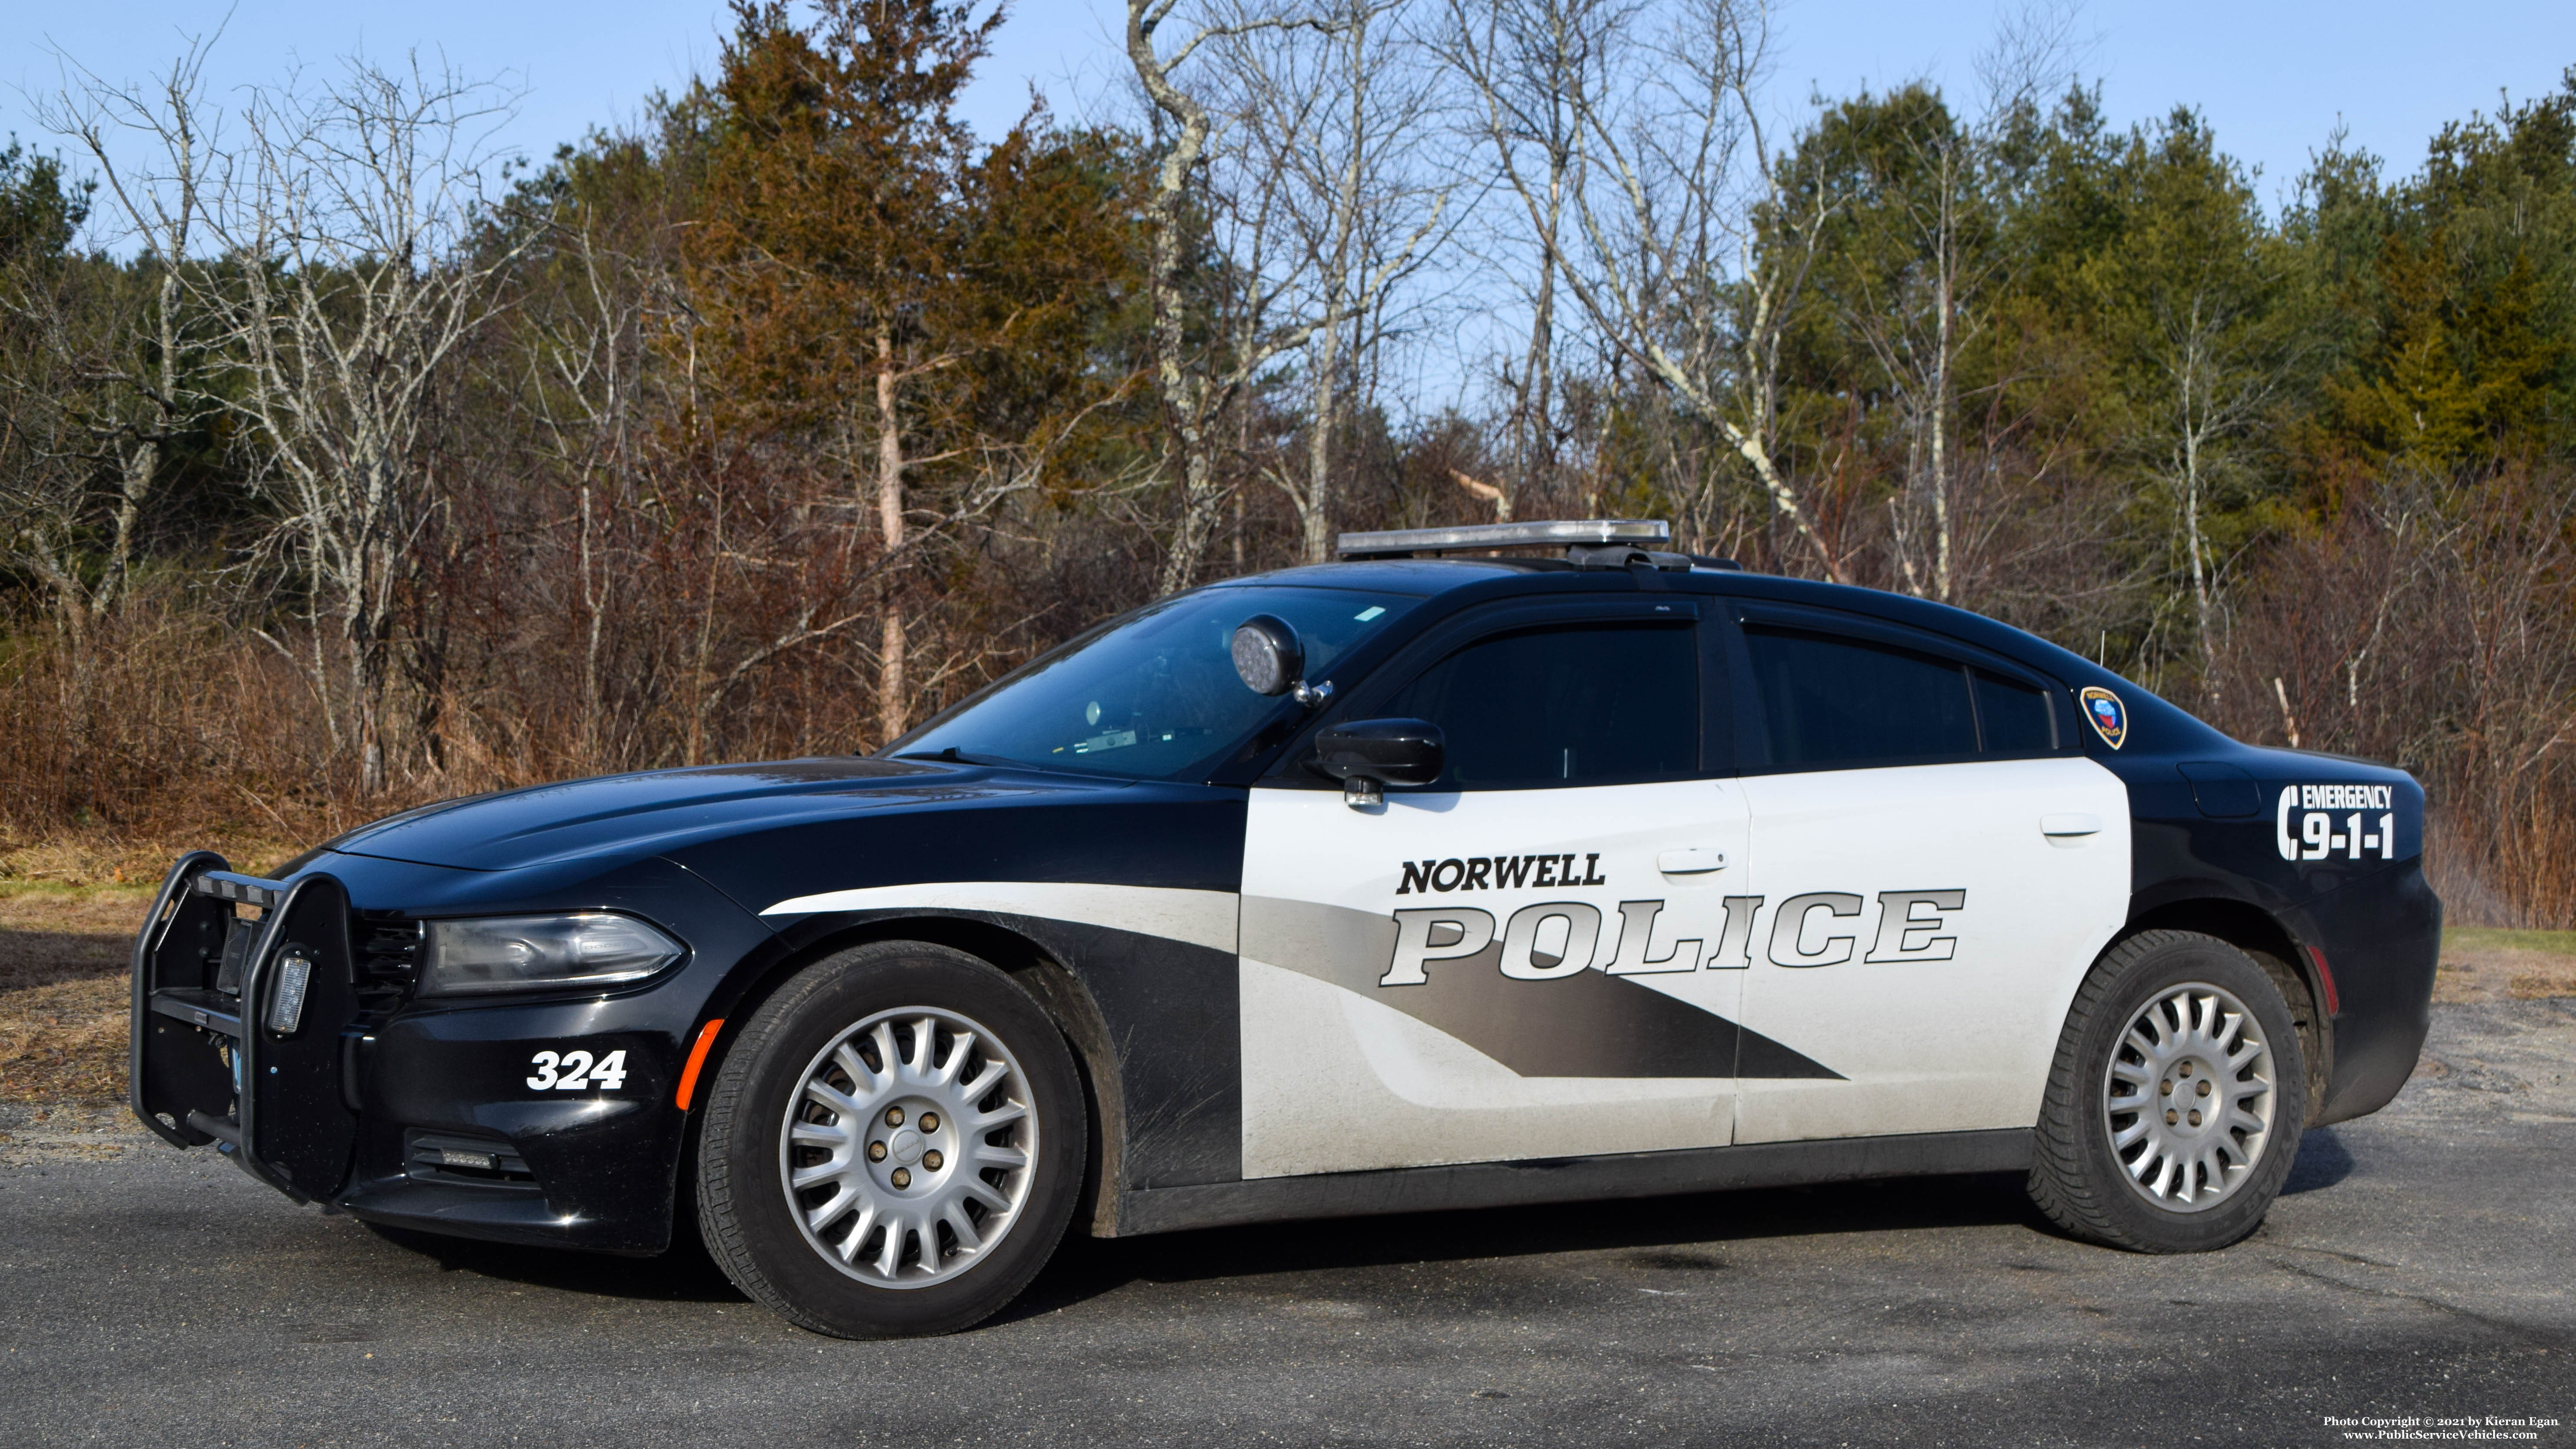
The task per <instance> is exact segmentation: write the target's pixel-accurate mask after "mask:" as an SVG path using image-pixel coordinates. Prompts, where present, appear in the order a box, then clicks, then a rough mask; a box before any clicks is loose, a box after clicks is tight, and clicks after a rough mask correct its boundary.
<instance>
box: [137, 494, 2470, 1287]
mask: <svg viewBox="0 0 2576 1449" xmlns="http://www.w3.org/2000/svg"><path fill="white" fill-rule="evenodd" d="M1667 536H1668V535H1667V532H1666V530H1665V527H1664V525H1662V524H1660V523H1650V522H1645V523H1641V522H1585V523H1572V522H1559V523H1531V524H1499V525H1493V526H1486V527H1471V528H1454V529H1429V530H1416V531H1407V532H1398V533H1376V534H1350V535H1345V536H1344V537H1343V538H1342V540H1341V554H1342V557H1343V561H1342V562H1338V563H1334V564H1329V565H1322V566H1317V567H1309V568H1294V569H1287V570H1282V571H1280V572H1276V573H1269V574H1263V575H1259V576H1256V577H1251V578H1244V579H1237V580H1234V581H1231V582H1227V583H1222V584H1217V585H1214V586H1211V587H1208V588H1203V589H1198V590H1196V591H1193V592H1190V593H1186V594H1181V595H1178V596H1175V597H1172V598H1168V599H1164V600H1162V601H1160V602H1157V603H1154V604H1150V605H1148V606H1146V607H1144V608H1142V609H1139V610H1136V611H1135V612H1133V613H1131V614H1128V615H1126V616H1124V617H1123V618H1119V619H1116V620H1113V621H1111V622H1110V623H1107V624H1104V625H1102V626H1100V627H1099V628H1096V629H1094V630H1092V631H1091V632H1089V633H1087V634H1085V635H1083V636H1082V637H1080V638H1078V639H1076V640H1074V641H1073V642H1072V643H1070V644H1067V645H1066V646H1064V647H1063V648H1061V649H1059V650H1057V651H1055V652H1054V653H1052V654H1050V655H1048V656H1046V657H1045V658H1042V659H1040V660H1038V661H1037V662H1035V663H1033V664H1031V665H1029V666H1028V667H1026V668H1024V669H1021V670H1020V671H1018V672H1017V673H1015V674H1013V675H1011V676H1010V677H1009V678H1007V679H1004V680H1002V681H1001V682H1000V683H998V684H996V685H994V686H993V687H991V688H990V689H987V690H985V691H984V692H982V693H981V694H978V695H976V696H975V697H974V698H972V699H970V700H968V701H966V702H965V703H963V704H961V705H959V706H957V707H956V708H954V709H951V710H949V711H948V712H947V713H945V714H942V715H940V716H939V717H937V718H935V719H933V720H931V721H930V722H929V723H927V724H926V725H924V726H922V727H921V728H920V729H918V730H916V731H914V732H913V733H912V734H910V735H908V736H906V737H904V738H903V739H901V740H898V741H896V742H895V743H894V744H892V745H890V746H888V747H887V748H886V749H884V750H883V751H881V752H880V753H878V754H877V755H875V756H872V757H867V758H833V759H803V760H789V761H784V762H778V763H770V764H751V765H726V766H718V767H711V768H700V769H679V770H663V771H656V772H652V773H646V774H634V775H621V776H612V777H609V778H604V779H596V780H583V781H576V782H573V783H570V784H561V785H551V786H546V787H543V788H538V789H530V790H520V791H513V792H509V793H504V794H498V795H489V796H483V797H479V798H474V799H467V800H457V801H451V802H448V803H446V804H441V805H434V806H430V807H428V808H425V809H420V810H414V811H411V812H409V813H407V814H402V815H397V816H394V817H392V818H390V819H387V820H383V821H379V822H377V823H376V824H373V825H369V826H366V827H364V828H361V829H358V830H355V831H352V832H350V833H349V834H347V835H344V836H342V837H340V838H339V839H337V840H334V841H332V842H330V843H329V844H327V845H324V846H322V847H320V848H318V849H316V850H314V851H312V852H310V853H309V854H306V855H304V856H301V857H299V858H297V859H296V860H294V861H292V862H290V863H289V864H288V865H287V866H286V867H284V868H283V869H282V870H281V871H280V872H279V873H278V877H277V878H276V879H273V880H269V879H257V878H252V877H249V876H244V875H240V874H236V873H234V872H232V871H231V870H230V869H229V868H228V866H227V864H226V862H225V861H223V860H222V859H220V858H218V857H216V856H213V855H210V854H205V853H198V854H192V855H189V856H187V857H185V858H183V859H181V860H180V861H179V862H178V863H177V865H176V866H174V867H173V868H172V870H171V872H170V876H169V879H168V881H167V883H166V884H165V885H164V886H163V888H162V892H161V896H160V899H159V902H158V903H157V904H156V906H155V907H154V909H153V912H152V915H151V917H150V920H149V924H148V925H147V926H146V927H145V928H144V930H143V933H142V935H141V936H140V937H139V939H138V940H137V943H136V946H135V973H134V981H135V985H134V1005H133V1060H132V1079H133V1103H134V1108H135V1110H136V1112H137V1113H138V1114H139V1115H141V1117H142V1118H143V1120H144V1121H145V1122H146V1123H148V1124H149V1125H150V1126H151V1127H152V1128H153V1129H154V1130H155V1131H157V1132H158V1133H160V1134H161V1135H162V1136H163V1137H165V1138H167V1139H168V1140H169V1141H170V1142H172V1143H173V1144H175V1145H178V1146H182V1147H185V1146H190V1145H199V1144H205V1143H209V1142H213V1143H217V1144H219V1150H221V1151H224V1152H227V1153H229V1154H231V1155H232V1157H233V1158H234V1160H236V1161H237V1162H238V1163H240V1165H241V1166H242V1167H244V1168H245V1169H247V1170H248V1171H250V1172H251V1173H252V1174H253V1175H255V1176H257V1177H258V1178H259V1179H261V1180H262V1181H264V1182H267V1183H269V1184H271V1185H272V1186H275V1187H277V1188H279V1189H280V1190H282V1191H284V1192H286V1193H287V1194H288V1195H289V1196H291V1197H294V1198H296V1199H297V1200H299V1201H303V1200H318V1201H323V1202H328V1203H331V1204H334V1205H336V1206H338V1207H339V1208H341V1209H343V1210H345V1211H347V1212H349V1213H352V1214H354V1215H356V1216H358V1217H359V1218H362V1219H365V1220H367V1221H370V1222H374V1223H379V1224H387V1225H396V1226H401V1227H408V1228H414V1229H426V1230H430V1231H434V1232H440V1233H454V1234H464V1235H468V1236H473V1237H480V1238H490V1239H499V1240H503V1241H509V1242H518V1243H534V1244H551V1245H560V1246H563V1247H570V1248H588V1249H598V1250H607V1251H612V1252H623V1253H653V1252H657V1251H660V1250H662V1249H664V1248H666V1247H667V1246H669V1244H670V1242H671V1239H672V1234H673V1232H674V1224H675V1223H680V1224H686V1223H688V1222H690V1221H691V1220H692V1218H693V1219H694V1221H695V1223H696V1225H697V1231H699V1232H700V1233H702V1234H703V1236H704V1238H705V1241H706V1244H707V1246H708V1248H709V1250H710V1251H711V1252H712V1253H713V1254H714V1256H715V1258H716V1260H717V1261H718V1262H719V1263H721V1264H722V1265H723V1267H724V1269H725V1271H726V1272H727V1273H728V1274H730V1275H731V1276H732V1278H733V1280H734V1281H735V1282H736V1283H738V1284H739V1285H741V1287H742V1288H743V1290H744V1291H746V1292H747V1293H749V1294H751V1295H752V1296H753V1297H754V1298H757V1299H758V1300H760V1301H761V1302H762V1303H765V1304H767V1305H769V1306H770V1307H771V1308H773V1309H775V1310H777V1311H778V1312H779V1313H780V1314H782V1315H784V1316H785V1317H787V1318H788V1319H790V1320H792V1321H794V1322H796V1323H798V1324H802V1325H804V1326H805V1327H808V1328H811V1329H816V1330H819V1331H821V1332H825V1333H832V1334H844V1335H880V1334H904V1333H929V1332H939V1331H943V1330H950V1329H957V1328H962V1327H965V1326H967V1325H969V1324H972V1323H974V1322H976V1321H977V1320H979V1319H981V1318H983V1317H985V1316H986V1315H987V1314H990V1313H992V1312H993V1311H994V1310H996V1309H998V1308H1000V1307H1001V1306H1002V1305H1003V1304H1005V1303H1007V1302H1008V1301H1009V1300H1010V1299H1011V1298H1012V1297H1013V1295H1015V1294H1017V1293H1018V1292H1019V1291H1020V1290H1021V1288H1022V1287H1023V1286H1024V1285H1026V1284H1027V1283H1028V1281H1029V1279H1030V1278H1031V1276H1032V1275H1034V1274H1035V1273H1036V1272H1037V1271H1038V1269H1039V1267H1040V1266H1041V1265H1042V1264H1043V1263H1044V1262H1045V1261H1046V1259H1047V1257H1048V1255H1049V1254H1050V1253H1052V1252H1053V1251H1054V1249H1055V1246H1056V1243H1057V1241H1058V1240H1059V1239H1060V1238H1061V1237H1062V1235H1063V1234H1064V1232H1065V1230H1066V1228H1067V1225H1068V1224H1069V1223H1074V1222H1079V1223H1080V1224H1081V1226H1082V1227H1083V1228H1085V1229H1087V1230H1088V1231H1090V1232H1092V1233H1095V1234H1104V1235H1112V1234H1114V1235H1127V1234H1141V1233H1156V1232H1168V1231H1172V1230H1174V1229H1182V1228H1195V1227H1205V1226H1210V1225H1215V1224H1227V1223H1250V1222H1261V1221H1269V1220H1276V1219H1288V1218H1320V1217H1331V1216H1342V1215H1356V1214H1367V1213H1388V1212H1402V1211H1409V1210H1419V1209H1431V1208H1458V1207H1471V1206H1480V1205H1487V1204H1501V1203H1532V1202H1561V1201H1571V1200H1578V1199H1595V1198H1611V1197H1621V1196H1633V1195H1642V1194H1653V1193H1678V1192H1695V1191H1701V1190H1705V1189H1712V1188H1729V1187H1745V1186H1755V1185H1769V1184H1782V1183H1800V1182H1818V1181H1825V1180H1832V1179H1848V1178H1861V1177H1877V1176H1895V1175H1902V1174H1920V1173H1948V1172H1971V1171H1976V1172H1987V1171H2005V1170H2009V1171H2027V1173H2028V1174H2029V1184H2030V1192H2031V1195H2032V1196H2033V1198H2035V1199H2036V1200H2037V1202H2038V1204H2039V1206H2040V1207H2041V1208H2042V1209H2044V1210H2045V1211H2046V1213H2047V1214H2048V1216H2049V1217H2050V1218H2052V1219H2053V1220H2055V1221H2056V1222H2057V1223H2059V1224H2060V1225H2062V1226H2063V1227H2064V1228H2066V1229H2067V1230H2068V1231H2070V1232H2072V1233H2075V1234H2078V1235H2080V1236H2082V1237H2085V1238H2089V1239H2092V1240H2094V1241H2097V1242H2101V1243H2107V1244H2113V1245H2117V1246H2120V1247H2124V1248H2132V1249H2139V1250H2145V1251H2150V1252H2186V1251H2200V1250H2207V1249H2215V1248H2222V1247H2225V1246H2227V1245H2228V1244H2230V1243H2233V1242H2235V1241H2237V1240H2238V1239H2240V1238H2243V1237H2244V1236H2246V1234H2248V1233H2250V1232H2251V1231H2253V1229H2254V1228H2255V1226H2256V1225H2257V1224H2258V1223H2260V1221H2261V1220H2262V1218H2263V1215H2264V1212H2265V1211H2266V1210H2267V1209H2268V1208H2269V1207H2270V1205H2271V1202H2272V1199H2273V1197H2274V1195H2275V1193H2276V1192H2277V1191H2278V1190H2279V1188H2280V1186H2281V1183H2282V1179H2283V1177H2284V1176H2285V1175H2286V1174H2287V1173H2288V1171H2289V1169H2290V1163H2291V1159H2292V1157H2293V1155H2294V1154H2295V1153H2296V1152H2297V1150H2298V1144H2299V1135H2300V1130H2301V1129H2302V1127H2305V1126H2311V1125H2315V1124H2319V1123H2325V1122H2334V1121H2340V1120H2343V1119H2345V1118H2349V1117H2354V1116H2358V1115H2360V1114H2363V1113H2366V1112H2370V1111H2373V1110H2375V1109H2377V1108H2378V1107H2379V1106H2381V1105H2382V1104H2383V1103H2385V1102H2387V1101H2388V1100H2389V1098H2390V1097H2391V1096H2393V1095H2394V1094H2395V1093H2396V1091H2397V1089H2398V1087H2399V1086H2400V1084H2402V1083H2403V1082H2404V1081H2405V1080H2406V1078H2407V1075H2408V1073H2409V1072H2410V1071H2411V1070H2412V1068H2413V1067H2414V1064H2415V1059H2416V1054H2417V1052H2418V1050H2419V1048H2420V1047H2421V1045H2422V1043H2423V1039H2424V1033H2425V1028H2426V1022H2427V1009H2428V1008H2427V1003H2428V1001H2429V999H2430V995H2431V988H2432V978H2433V966H2434V959H2435V955H2436V947H2437V941H2438V936H2439V925H2440V918H2441V907H2440V903H2439V902H2438V901H2436V900H2435V898H2434V896H2433V894H2432V892H2431V891H2430V890H2429V889H2428V888H2427V887H2426V885H2425V881H2424V876H2423V872H2422V869H2421V856H2422V843H2423V819H2424V797H2423V792H2422V791H2421V790H2420V789H2419V788H2418V787H2417V785H2416V783H2415V782H2414V781H2413V780H2412V779H2411V778H2409V777H2408V776H2407V775H2406V774H2404V773H2403V772H2401V771H2397V770H2392V769H2386V768H2382V767H2380V766H2377V765H2372V764H2369V763H2366V762H2362V761H2358V760H2349V759H2342V758H2338V757H2333V756H2326V755H2317V754H2305V753H2298V752H2293V751H2283V750H2268V749H2253V748H2249V747H2246V746H2244V745H2240V744H2238V743H2236V742H2234V741H2232V740H2229V739H2228V738H2226V737H2225V736H2223V735H2221V734H2219V733H2218V732H2217V731H2215V730H2212V729H2210V728H2209V727H2207V726H2206V725H2203V724H2201V723H2200V722H2198V721H2197V720H2194V719H2193V718H2191V717H2190V716H2189V715H2187V714H2185V713H2184V712H2182V711H2181V710H2178V709H2175V708H2174V707H2172V706H2170V705H2168V704H2166V703H2164V702H2163V701H2161V700H2158V699H2156V698H2155V697H2153V696H2152V695H2149V694H2148V693H2146V692H2145V691H2144V690H2141V689H2138V688H2137V687H2135V686H2133V685H2131V684H2129V683H2127V682H2126V681H2124V680H2122V679H2120V678H2118V677H2117V676H2115V675H2112V674H2109V673H2107V672H2105V671H2104V670H2102V669H2100V668H2098V667H2096V666H2095V665H2093V664H2091V663H2089V662H2087V661H2085V660H2084V659H2081V658H2079V657H2077V656H2075V655H2073V654H2071V653H2068V652H2066V651H2064V650H2062V649H2058V648H2056V647H2054V646H2052V645H2050V644H2047V643H2044V642H2042V641H2041V640H2039V639H2036V638H2033V637H2032V636H2030V635H2028V634H2025V633H2022V632H2020V631H2018V630H2015V629H2011V628H2008V627H2005V626H2003V625H2001V624H1997V623H1994V622H1992V621H1990V620H1987V619H1984V618H1981V617H1978V616H1976V615H1974V614H1969V613H1965V612H1962V611H1960V610H1957V609H1952V608H1946V607H1943V606H1940V605H1936V604H1930V603H1925V602H1922V601H1919V600H1915V599H1908V598H1901V597H1897V596H1894V595H1890V594H1883V593H1877V592H1873V591H1869V590H1865V589H1857V588H1847V587H1837V586H1831V585H1824V584H1816V583H1808V582H1802V581H1797V580H1791V579H1783V578H1771V577H1765V576H1761V575H1757V574H1752V573H1747V572H1744V571H1742V570H1739V569H1736V568H1735V567H1733V566H1732V565H1730V564H1726V563H1724V562H1723V561H1719V560H1709V559H1692V558H1688V557H1684V556H1680V555H1676V554H1672V553H1668V552H1664V551H1663V550H1662V545H1663V544H1664V542H1665V540H1666V538H1667ZM1471 551H1477V552H1482V553H1484V554H1487V555H1508V554H1511V553H1513V552H1515V551H1517V552H1520V553H1525V554H1528V555H1530V556H1528V557H1510V556H1485V557H1473V558H1466V557H1442V556H1441V555H1443V554H1457V553H1464V552H1471ZM684 1203H685V1204H688V1205H689V1206H690V1207H691V1208H692V1209H693V1213H691V1214H683V1213H681V1212H680V1211H679V1209H680V1207H681V1205H682V1204H684ZM1712 1210H1713V1211H1716V1210H1718V1209H1714V1208H1713V1209H1712Z"/></svg>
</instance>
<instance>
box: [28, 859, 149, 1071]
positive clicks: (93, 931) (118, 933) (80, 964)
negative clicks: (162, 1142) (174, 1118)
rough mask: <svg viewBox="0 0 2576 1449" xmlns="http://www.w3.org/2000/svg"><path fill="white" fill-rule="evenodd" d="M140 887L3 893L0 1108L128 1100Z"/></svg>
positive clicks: (144, 903) (142, 903)
mask: <svg viewBox="0 0 2576 1449" xmlns="http://www.w3.org/2000/svg"><path fill="white" fill-rule="evenodd" d="M151 904H152V894H151V891H150V890H149V889H147V888H143V887H137V886H115V885H110V886H105V887H89V888H85V889H84V888H79V887H69V886H56V885H41V886H27V885H0V1102H31V1103H34V1102H42V1103H53V1102H113V1101H115V1100H116V1099H118V1098H120V1097H122V1096H123V1095H124V1094H125V1013H126V1007H127V1003H128V1001H129V1000H130V999H131V998H130V995H129V993H130V987H129V986H128V983H127V977H126V967H127V962H128V960H129V959H131V958H130V956H129V949H130V947H131V945H132V942H133V939H134V931H135V928H136V926H138V925H139V924H140V923H141V919H142V916H143V912H144V911H145V910H146V909H147V908H148V907H149V906H150V905H151Z"/></svg>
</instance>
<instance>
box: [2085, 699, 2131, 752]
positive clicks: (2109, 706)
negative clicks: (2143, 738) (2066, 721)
mask: <svg viewBox="0 0 2576 1449" xmlns="http://www.w3.org/2000/svg"><path fill="white" fill-rule="evenodd" d="M2080 697H2081V698H2082V699H2083V701H2084V717H2085V718H2086V719H2088V720H2090V721H2092V722H2093V733H2095V734H2097V735H2100V736H2101V737H2102V743H2104V744H2106V745H2109V746H2110V747H2111V748H2113V749H2115V750H2116V749H2118V748H2119V747H2120V743H2121V741H2123V740H2126V739H2127V738H2128V737H2129V711H2128V708H2127V706H2125V705H2123V704H2121V703H2120V696H2118V695H2116V694H2113V693H2112V692H2111V691H2109V690H2107V689H2104V688H2103V687H2102V686H2100V685H2098V684H2088V685H2086V686H2085V687H2084V693H2083V694H2082V695H2081V696H2080Z"/></svg>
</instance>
